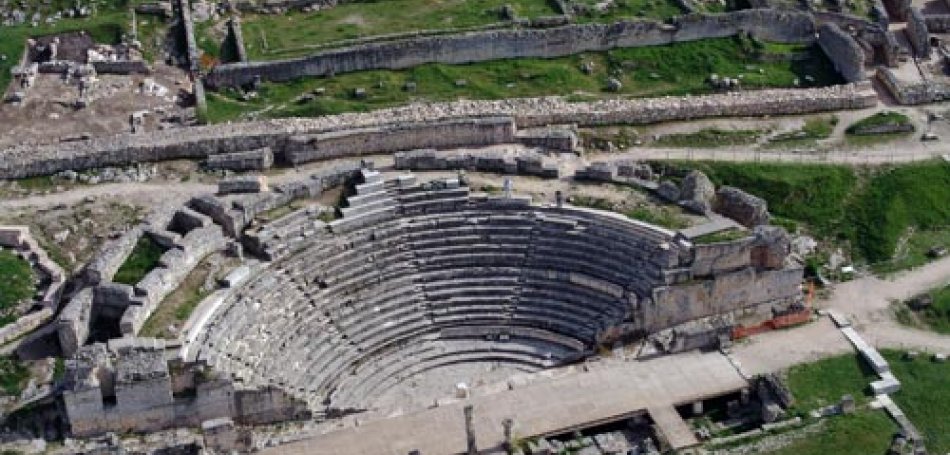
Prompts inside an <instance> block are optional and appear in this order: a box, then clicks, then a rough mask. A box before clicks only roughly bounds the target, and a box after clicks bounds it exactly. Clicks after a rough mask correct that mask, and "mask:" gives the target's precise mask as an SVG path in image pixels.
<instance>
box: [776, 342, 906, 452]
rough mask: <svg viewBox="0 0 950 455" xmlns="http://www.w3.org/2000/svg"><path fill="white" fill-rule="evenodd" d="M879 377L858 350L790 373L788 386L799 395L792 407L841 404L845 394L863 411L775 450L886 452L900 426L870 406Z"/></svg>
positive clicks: (799, 409) (806, 408)
mask: <svg viewBox="0 0 950 455" xmlns="http://www.w3.org/2000/svg"><path fill="white" fill-rule="evenodd" d="M877 379H878V378H877V375H876V374H875V373H874V371H873V370H871V368H870V367H869V366H868V365H867V364H866V363H865V362H864V360H863V359H862V358H861V357H859V356H858V355H857V354H845V355H841V356H837V357H829V358H826V359H822V360H819V361H817V362H813V363H807V364H801V365H796V366H794V367H792V368H790V369H789V370H788V372H787V378H786V380H787V384H788V387H789V389H790V390H791V392H792V396H793V397H794V398H795V403H794V404H793V406H792V409H791V411H792V412H793V413H795V414H799V415H801V416H807V414H808V413H809V412H810V411H812V410H814V409H818V408H821V407H824V406H829V405H834V404H837V403H838V402H839V401H840V400H841V396H842V395H846V394H849V395H851V396H853V397H854V399H855V403H856V404H857V405H858V411H857V412H855V413H854V414H850V415H842V416H835V417H831V418H827V419H825V421H824V424H823V427H822V428H821V430H820V431H819V432H818V433H817V434H814V435H811V436H808V437H807V438H801V439H797V440H796V441H795V442H793V443H792V444H790V445H788V446H786V447H783V448H782V449H779V450H777V451H774V452H769V453H774V454H780V455H812V454H814V455H819V454H821V455H824V454H832V453H833V454H853V455H866V454H877V453H884V452H885V451H886V450H887V448H888V446H889V445H890V442H891V436H892V435H893V433H894V431H895V430H896V429H897V426H896V424H894V423H893V422H892V421H891V420H890V418H889V417H888V416H887V414H885V413H884V412H883V411H876V410H870V409H868V408H867V407H865V406H866V405H867V404H868V402H869V401H870V398H871V397H870V395H869V393H870V387H869V384H870V383H871V382H872V381H875V380H877Z"/></svg>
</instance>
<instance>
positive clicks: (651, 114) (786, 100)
mask: <svg viewBox="0 0 950 455" xmlns="http://www.w3.org/2000/svg"><path fill="white" fill-rule="evenodd" d="M876 103H877V96H876V94H875V93H874V91H873V90H871V87H870V85H869V84H867V83H863V84H846V85H839V86H833V87H824V88H811V89H777V90H760V91H749V92H731V93H722V94H715V95H705V96H685V97H665V98H653V99H634V100H626V99H612V100H603V101H596V102H588V103H572V102H569V101H567V100H565V99H564V98H561V97H546V98H517V99H509V100H500V101H470V100H466V101H455V102H450V103H422V104H411V105H407V106H401V107H396V108H391V109H384V110H379V111H373V112H368V113H352V114H341V115H335V116H327V117H320V118H308V119H283V120H265V121H256V122H245V123H235V124H221V125H210V126H200V127H193V128H188V129H174V130H165V131H156V132H153V133H148V134H133V133H125V134H120V135H116V136H111V137H102V138H95V139H89V140H84V141H75V142H68V143H58V144H49V145H41V146H36V145H19V146H16V147H12V148H8V149H6V150H0V178H2V179H14V178H24V177H31V176H36V175H49V174H54V173H56V172H60V171H64V170H67V169H73V170H82V169H91V168H99V167H105V166H120V165H127V164H131V163H138V162H145V161H162V160H171V159H182V158H191V159H203V158H207V157H208V156H211V155H216V154H221V153H232V152H237V151H247V150H254V149H259V148H262V147H270V148H271V150H273V152H274V157H275V160H278V161H280V160H285V161H286V153H287V150H288V147H289V143H290V138H292V137H294V136H300V135H308V134H318V133H328V132H333V131H337V132H342V131H346V130H356V129H359V128H370V127H378V128H393V127H395V125H403V127H405V125H413V124H414V125H417V126H419V127H420V128H426V129H427V130H428V131H429V132H430V133H431V134H451V131H453V130H459V131H464V130H465V129H464V128H459V127H456V128H453V129H445V130H435V131H433V130H432V129H429V128H428V127H426V126H425V125H426V123H433V122H448V121H451V122H455V123H456V125H458V124H459V123H465V122H468V123H469V126H470V127H472V128H475V127H477V124H478V123H479V122H484V118H485V117H511V118H513V119H514V121H515V125H516V126H517V127H518V128H528V127H537V126H545V125H558V124H576V125H581V126H590V125H609V124H649V123H657V122H665V121H672V120H688V119H697V118H707V117H737V116H760V115H783V114H807V113H813V112H823V111H832V110H842V109H860V108H866V107H870V106H873V105H875V104H876ZM466 119H468V120H466ZM339 134H343V133H339ZM366 134H367V135H370V136H375V137H380V136H379V130H378V129H377V130H373V129H368V130H366ZM407 135H408V134H407ZM370 136H364V137H367V138H368V137H370ZM415 137H418V138H421V140H424V141H423V142H422V143H419V142H413V141H404V142H402V143H401V144H400V147H399V148H402V149H403V150H411V149H418V148H428V147H436V146H439V147H443V146H460V145H464V144H463V142H464V141H463V140H461V139H459V138H455V140H454V141H452V138H441V139H439V141H441V145H440V144H435V145H432V144H431V141H432V139H431V138H429V137H426V136H424V135H418V134H417V135H415ZM497 137H498V139H497V140H500V141H502V140H507V135H505V134H500V135H498V136H497ZM350 139H351V141H350V142H349V144H350V145H349V146H348V148H347V149H345V150H343V152H345V155H346V156H359V155H364V154H367V153H371V152H375V153H388V152H389V151H395V149H394V148H393V147H390V148H389V149H384V148H379V147H376V146H377V145H380V146H382V145H385V143H383V142H380V141H370V142H361V141H359V140H358V139H359V137H351V138H350ZM446 144H448V145H446ZM471 145H487V144H485V143H482V144H471ZM320 146H321V145H320V142H319V141H317V142H316V143H314V142H311V143H310V147H313V148H315V149H319V148H320ZM369 146H373V147H376V148H375V149H372V150H370V149H367V147H369Z"/></svg>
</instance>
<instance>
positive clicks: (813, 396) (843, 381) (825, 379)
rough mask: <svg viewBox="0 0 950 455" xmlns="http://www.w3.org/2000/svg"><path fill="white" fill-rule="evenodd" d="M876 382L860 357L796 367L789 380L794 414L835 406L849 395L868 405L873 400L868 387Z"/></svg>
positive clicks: (851, 355)
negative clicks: (793, 400) (844, 396)
mask: <svg viewBox="0 0 950 455" xmlns="http://www.w3.org/2000/svg"><path fill="white" fill-rule="evenodd" d="M875 380H877V375H876V374H875V373H874V371H873V370H871V368H870V367H869V366H867V364H866V363H865V362H864V360H863V359H862V358H860V357H859V356H858V355H857V354H847V355H842V356H837V357H829V358H826V359H822V360H819V361H817V362H813V363H806V364H802V365H796V366H794V367H792V368H791V369H789V371H788V376H787V381H788V387H789V389H790V390H791V391H792V396H793V397H794V398H795V403H794V405H793V412H795V413H799V414H807V413H808V412H809V411H812V410H814V409H818V408H821V407H824V406H828V405H833V404H836V403H838V401H840V400H841V396H842V395H846V394H850V395H851V396H853V397H854V399H855V403H856V404H858V405H859V406H860V405H863V404H866V403H867V402H868V401H869V399H870V397H869V395H868V394H869V393H870V388H869V386H868V385H869V384H870V383H871V382H872V381H875Z"/></svg>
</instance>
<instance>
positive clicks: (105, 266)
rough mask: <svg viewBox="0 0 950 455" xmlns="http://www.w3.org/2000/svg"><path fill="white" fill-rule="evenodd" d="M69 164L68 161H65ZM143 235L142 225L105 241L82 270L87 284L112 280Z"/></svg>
mask: <svg viewBox="0 0 950 455" xmlns="http://www.w3.org/2000/svg"><path fill="white" fill-rule="evenodd" d="M63 164H67V163H63ZM141 235H142V229H141V228H140V227H135V228H132V230H130V231H129V232H126V233H124V234H123V235H121V236H119V237H117V238H115V239H112V240H109V241H107V242H105V243H104V244H103V245H102V246H101V247H99V252H98V253H96V255H95V256H93V257H92V259H90V260H89V262H87V263H86V267H85V268H84V269H83V271H82V277H83V279H84V281H85V282H86V283H87V284H93V285H94V284H98V283H100V282H104V281H111V280H112V277H114V276H115V273H116V272H118V271H119V267H122V263H123V262H125V258H126V257H128V256H129V254H131V253H132V250H133V249H134V248H135V243H136V242H138V240H139V237H141Z"/></svg>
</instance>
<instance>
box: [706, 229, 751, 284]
mask: <svg viewBox="0 0 950 455" xmlns="http://www.w3.org/2000/svg"><path fill="white" fill-rule="evenodd" d="M752 241H753V239H752V238H751V237H750V238H748V239H743V240H738V241H732V242H721V243H713V244H701V245H694V246H693V264H692V266H691V269H692V273H693V275H694V276H710V275H714V274H717V273H722V272H726V271H732V270H738V269H743V268H746V267H749V266H750V265H751V264H752V254H751V253H752Z"/></svg>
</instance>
